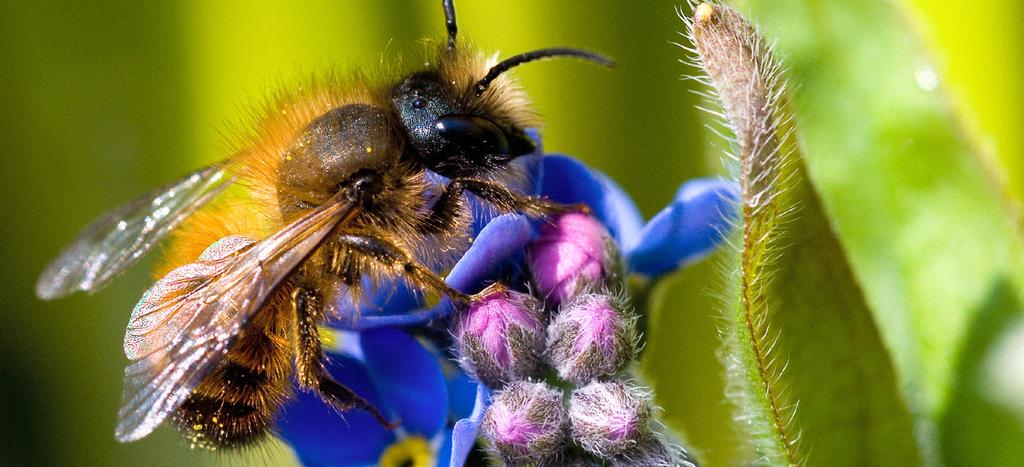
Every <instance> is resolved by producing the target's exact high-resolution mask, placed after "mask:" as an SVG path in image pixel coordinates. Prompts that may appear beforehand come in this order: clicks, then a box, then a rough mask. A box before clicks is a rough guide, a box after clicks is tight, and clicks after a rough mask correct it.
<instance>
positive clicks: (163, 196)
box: [36, 164, 233, 300]
mask: <svg viewBox="0 0 1024 467" xmlns="http://www.w3.org/2000/svg"><path fill="white" fill-rule="evenodd" d="M232 181H233V178H230V177H228V176H227V174H226V172H225V169H224V165H223V164H217V165H213V166H210V167H207V168H205V169H202V170H198V171H196V172H193V173H191V174H189V175H187V176H185V177H182V178H180V179H178V180H176V181H174V182H172V183H169V184H167V185H164V186H162V187H160V188H157V189H156V190H153V191H151V192H149V193H147V194H146V195H144V196H141V197H139V198H138V199H136V200H134V201H132V202H130V203H128V204H125V205H124V206H121V207H120V208H117V209H115V210H113V211H110V212H108V213H106V214H104V215H103V216H102V217H100V218H99V219H96V220H95V221H93V222H92V224H89V226H88V227H86V228H85V229H84V230H82V232H81V233H79V234H78V236H77V237H75V239H74V240H73V241H72V242H71V244H69V245H68V246H67V248H65V249H64V251H62V252H61V253H60V255H58V256H57V258H55V259H54V260H53V261H52V262H51V263H50V264H49V265H48V266H47V267H46V269H45V270H43V273H42V274H41V275H40V276H39V280H38V281H37V282H36V295H37V296H39V298H42V299H44V300H50V299H54V298H59V297H63V296H66V295H69V294H71V293H74V292H76V291H78V290H82V291H87V292H92V291H95V290H98V289H100V288H101V287H103V286H104V285H106V284H107V283H108V282H110V280H111V279H113V278H114V277H116V276H117V275H118V274H120V273H121V272H123V271H124V270H125V269H127V268H128V267H129V266H131V265H133V264H135V263H136V262H137V261H138V260H139V258H141V257H142V255H143V254H145V253H146V252H147V251H149V250H150V249H151V248H152V247H153V245H155V244H156V243H157V242H159V241H160V240H161V239H162V238H164V237H165V236H167V234H168V233H170V232H171V231H172V230H174V228H175V227H177V226H178V225H179V224H181V221H183V220H185V219H186V218H188V216H190V215H192V213H194V212H195V211H196V210H197V209H199V208H200V207H202V206H203V205H204V204H206V203H208V202H209V201H210V200H212V199H213V198H214V197H216V196H217V195H218V194H220V193H221V192H222V191H224V189H225V188H227V187H228V186H229V185H231V182H232Z"/></svg>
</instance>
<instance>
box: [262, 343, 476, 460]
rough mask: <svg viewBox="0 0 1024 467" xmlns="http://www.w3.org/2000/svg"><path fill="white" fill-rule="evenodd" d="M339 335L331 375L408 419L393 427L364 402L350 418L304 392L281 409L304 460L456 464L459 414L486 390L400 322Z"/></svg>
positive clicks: (282, 429) (283, 430) (281, 428)
mask: <svg viewBox="0 0 1024 467" xmlns="http://www.w3.org/2000/svg"><path fill="white" fill-rule="evenodd" d="M340 340H341V341H342V345H341V348H342V350H341V351H340V352H337V353H331V354H329V357H330V360H329V363H328V365H327V367H328V370H329V371H330V373H331V375H332V376H334V378H335V379H337V380H338V381H341V382H344V384H345V385H346V386H348V387H350V388H351V389H352V390H353V391H355V392H356V393H357V394H359V395H360V396H361V397H363V398H365V399H366V400H367V401H368V402H370V403H371V404H373V405H374V406H375V407H377V408H378V409H379V410H381V411H382V412H383V413H384V415H385V416H386V417H389V418H391V419H393V420H399V421H400V424H401V426H400V427H399V428H398V429H396V430H394V431H392V430H388V429H387V428H385V427H383V426H381V425H380V423H379V422H378V421H377V420H376V419H374V418H373V417H372V416H371V415H369V414H367V413H365V412H361V411H358V410H353V411H350V412H346V413H345V414H344V418H343V417H341V416H339V414H338V413H337V412H336V411H334V410H333V409H332V408H331V407H329V406H327V405H326V404H324V403H323V401H322V400H321V399H320V398H319V396H317V395H316V394H314V393H313V392H299V394H297V397H296V398H295V399H294V400H293V401H291V402H289V403H288V404H287V405H286V406H285V407H284V408H283V409H282V411H281V413H280V414H279V416H278V420H277V431H278V433H279V434H280V435H281V437H282V438H283V439H284V440H285V441H287V442H288V443H289V444H291V446H292V447H293V448H294V449H295V452H296V454H297V455H298V456H299V459H300V460H301V461H302V463H303V464H305V465H307V466H364V465H394V466H398V465H416V466H420V465H430V466H433V465H440V466H446V465H449V459H450V457H451V450H452V445H453V443H452V432H453V429H455V431H457V430H458V427H456V426H455V423H454V422H455V421H456V420H460V419H467V418H472V417H471V416H472V411H473V408H474V402H475V400H476V399H482V398H484V397H485V396H484V394H485V393H484V392H482V391H485V390H484V389H482V387H479V385H478V384H476V383H475V382H474V381H471V380H469V379H468V377H466V376H465V375H464V374H462V373H459V372H457V373H456V374H455V375H454V376H453V377H451V378H449V379H446V378H445V375H444V373H443V372H442V369H441V364H440V361H439V359H438V357H437V356H436V355H435V354H434V353H432V352H431V351H429V350H427V349H426V348H425V347H424V346H423V345H421V344H420V343H419V342H418V341H417V340H416V339H415V338H413V337H412V336H410V335H409V334H406V333H405V332H403V331H401V330H398V329H396V328H378V329H373V330H368V331H364V332H361V333H342V337H341V338H340ZM478 387H479V388H478ZM478 392H481V394H480V395H479V397H478V395H477V393H478ZM463 425H465V423H464V424H463ZM475 431H476V430H475V428H474V429H472V430H471V433H472V434H471V435H470V436H474V437H475ZM459 446H460V449H461V448H462V446H466V443H459ZM468 446H470V447H472V442H470V443H469V444H468ZM409 462H411V464H409Z"/></svg>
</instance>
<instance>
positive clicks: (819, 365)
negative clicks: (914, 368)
mask: <svg viewBox="0 0 1024 467" xmlns="http://www.w3.org/2000/svg"><path fill="white" fill-rule="evenodd" d="M690 30H691V37H692V39H693V41H694V44H695V48H696V51H697V53H698V58H699V60H700V62H701V64H702V65H703V68H704V70H705V71H706V72H707V74H708V78H709V81H710V84H711V85H712V86H713V88H714V92H715V96H717V98H718V99H719V101H720V104H721V107H722V110H723V115H724V116H725V117H726V118H727V120H728V124H729V127H730V129H731V131H732V133H733V134H734V135H735V137H736V144H735V145H736V150H737V153H738V159H739V171H738V172H739V183H740V188H741V206H740V207H741V211H742V220H741V224H742V225H741V227H742V228H741V229H739V230H740V231H739V232H737V235H735V236H734V242H733V244H734V245H735V246H736V247H737V251H736V255H735V256H736V257H735V258H734V261H733V263H732V267H731V268H730V269H729V271H730V279H731V281H732V291H731V292H730V296H731V297H732V303H731V304H730V305H729V306H727V308H726V310H725V323H724V324H723V335H724V337H725V345H724V348H723V352H722V353H723V358H724V360H725V365H726V367H727V370H728V386H729V387H728V393H729V396H730V398H731V400H732V401H733V402H734V403H735V404H736V406H737V413H736V415H737V417H736V418H737V419H738V420H739V421H740V422H741V425H742V428H743V429H745V431H746V433H747V436H748V437H749V440H750V441H751V442H752V443H753V445H754V448H755V450H756V451H757V454H758V456H759V461H760V462H764V463H767V464H772V465H784V464H790V465H802V464H807V463H822V462H827V463H828V464H829V465H860V464H863V463H864V462H865V460H867V462H868V463H871V464H883V465H885V464H894V465H895V464H898V465H915V464H920V463H921V459H920V456H919V453H918V450H917V446H916V444H915V440H914V436H913V424H912V418H911V416H910V413H909V411H908V409H907V407H906V405H905V403H904V401H903V400H902V398H901V397H900V394H899V391H898V390H897V386H896V379H895V375H894V371H893V368H892V366H891V363H890V361H889V356H888V353H887V352H886V350H885V348H884V347H883V345H882V341H881V339H880V337H879V334H878V330H877V329H876V327H875V323H874V320H873V317H872V315H871V312H870V311H869V309H868V307H867V304H866V303H865V300H864V296H863V295H862V292H861V289H860V287H859V286H858V284H857V282H856V280H855V279H854V277H853V274H852V272H851V270H850V267H849V265H848V264H847V262H846V255H845V253H844V251H843V249H842V246H841V245H840V244H839V241H838V240H837V239H836V237H835V235H834V234H833V231H832V226H831V225H830V223H829V221H828V218H827V217H826V215H825V213H824V212H823V210H822V207H821V204H820V201H819V199H818V195H817V193H816V191H815V188H814V186H812V184H811V183H810V182H809V181H808V180H807V178H806V175H805V169H804V163H803V161H802V159H801V158H800V154H799V152H798V149H797V147H796V146H797V145H796V141H797V135H796V134H795V131H796V129H795V127H794V125H793V122H792V120H791V119H790V118H789V117H788V109H787V100H786V94H785V92H786V91H785V86H784V80H782V79H781V77H780V76H779V69H778V65H777V64H776V62H775V60H774V59H773V58H772V56H771V51H770V50H769V49H768V47H766V46H765V44H764V41H763V40H762V39H761V38H760V37H759V36H758V35H757V33H756V32H755V31H754V30H753V28H752V26H751V25H750V24H749V23H748V22H746V20H745V19H743V18H742V16H740V15H739V14H738V13H736V12H735V11H733V10H731V9H728V8H725V7H721V6H712V5H710V4H704V5H701V6H698V7H697V9H696V10H695V13H694V20H693V23H692V25H691V29H690Z"/></svg>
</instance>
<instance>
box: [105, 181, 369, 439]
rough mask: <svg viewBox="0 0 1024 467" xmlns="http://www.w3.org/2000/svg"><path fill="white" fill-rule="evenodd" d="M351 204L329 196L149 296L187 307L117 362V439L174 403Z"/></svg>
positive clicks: (169, 311) (161, 310)
mask: <svg viewBox="0 0 1024 467" xmlns="http://www.w3.org/2000/svg"><path fill="white" fill-rule="evenodd" d="M354 206H355V205H354V203H352V202H350V201H347V200H346V201H343V200H340V199H335V200H333V201H331V202H329V203H327V204H325V205H323V206H321V207H319V208H317V209H316V210H315V211H313V212H311V213H310V214H308V215H306V216H305V217H303V218H301V219H299V220H297V221H295V222H293V223H291V224H289V225H288V226H286V227H285V228H284V229H282V230H281V231H279V232H277V233H275V234H274V235H272V236H270V237H267V238H266V239H264V240H262V241H260V242H259V243H255V244H252V245H249V246H246V247H244V248H241V249H239V250H238V251H237V252H235V253H233V254H231V255H227V256H224V257H222V258H219V259H216V260H215V261H212V262H211V263H209V267H208V268H207V269H206V270H205V271H202V273H201V274H198V275H194V276H193V277H191V278H190V279H189V280H188V281H187V282H184V283H182V284H180V285H181V287H185V288H186V289H185V290H182V291H180V293H175V294H168V295H167V296H168V297H169V298H168V300H166V301H165V302H163V303H162V304H153V305H152V310H151V311H153V312H154V313H156V314H162V315H165V316H166V315H175V314H177V313H187V315H185V316H187V320H185V321H184V324H183V325H182V326H181V327H180V329H176V330H174V331H171V332H173V335H168V334H166V333H153V334H149V335H148V336H147V337H146V339H154V340H156V342H160V343H166V344H163V345H156V346H154V345H150V344H149V343H143V345H142V346H143V347H146V348H149V349H151V350H149V351H148V353H146V354H145V355H139V357H138V359H137V361H135V362H134V363H132V364H131V365H129V366H128V368H126V369H125V380H124V399H123V403H122V406H121V411H120V412H119V413H118V424H117V430H116V432H115V436H116V437H117V439H118V440H119V441H122V442H127V441H134V440H137V439H139V438H142V437H143V436H146V435H147V434H149V433H150V432H151V431H153V429H154V428H156V427H157V425H159V424H160V423H161V422H162V421H163V420H164V419H165V418H166V417H167V415H168V414H170V413H171V412H172V411H174V409H176V408H177V407H178V406H179V405H181V403H182V402H184V400H185V399H186V398H187V397H188V395H189V393H190V392H191V390H192V389H193V388H194V387H195V386H196V385H197V384H199V382H200V381H202V379H203V377H204V376H206V374H207V373H208V372H209V371H210V370H211V369H213V368H214V367H215V366H216V364H217V363H218V362H220V361H221V360H222V359H223V358H224V354H225V353H226V352H227V350H228V347H229V346H230V345H231V342H232V341H233V340H234V337H235V336H236V335H237V334H238V332H239V330H240V329H241V328H242V326H243V325H244V324H245V323H246V321H248V319H249V318H250V317H251V316H252V315H253V314H254V313H256V312H257V311H258V310H259V309H260V308H261V307H262V305H263V304H264V303H265V302H266V300H267V299H268V298H269V297H270V295H271V294H272V293H273V292H274V290H275V289H276V288H277V286H278V285H280V284H281V282H282V281H283V280H285V279H286V278H287V277H288V276H289V275H290V274H291V273H292V271H294V270H295V268H296V267H297V266H299V265H300V264H301V263H302V261H304V260H305V259H306V258H307V257H308V256H309V254H310V253H312V252H313V251H314V250H315V249H316V248H317V246H319V245H320V243H321V242H322V241H323V240H324V238H325V237H326V236H327V234H328V233H330V232H331V231H332V230H333V229H334V228H335V227H337V226H338V225H339V224H340V223H342V222H345V221H346V220H347V219H349V218H351V216H352V215H353V214H355V212H356V210H355V209H354ZM147 293H149V292H147ZM197 304H198V305H197ZM131 326H132V324H131V323H129V327H131ZM126 339H127V337H126Z"/></svg>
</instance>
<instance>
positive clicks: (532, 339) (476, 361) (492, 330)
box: [455, 287, 544, 388]
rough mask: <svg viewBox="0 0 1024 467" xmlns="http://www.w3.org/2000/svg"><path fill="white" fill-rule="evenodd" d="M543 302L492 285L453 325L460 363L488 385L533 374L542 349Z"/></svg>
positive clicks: (496, 386)
mask: <svg viewBox="0 0 1024 467" xmlns="http://www.w3.org/2000/svg"><path fill="white" fill-rule="evenodd" d="M542 309H543V305H542V304H541V303H540V302H539V301H538V300H537V299H535V298H533V297H532V296H530V295H528V294H524V293H519V292H513V291H509V290H506V289H505V288H504V287H496V288H493V291H492V292H490V293H486V292H485V293H484V294H483V297H482V298H480V299H477V300H475V301H474V302H473V303H471V304H470V306H469V309H468V310H466V311H465V312H464V313H463V314H462V315H461V317H460V318H459V320H458V323H456V325H455V338H456V342H457V346H458V351H459V354H460V356H461V357H462V366H463V368H465V370H466V371H467V372H469V373H471V374H474V375H475V376H476V378H477V379H478V380H480V382H482V383H484V384H485V385H487V386H489V387H492V388H500V387H502V386H503V385H505V384H506V383H509V382H512V381H518V380H521V379H524V378H526V377H528V376H531V375H533V374H534V373H535V372H536V371H537V369H538V367H539V365H540V357H539V354H540V352H541V351H542V350H543V349H544V321H543V315H542Z"/></svg>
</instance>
